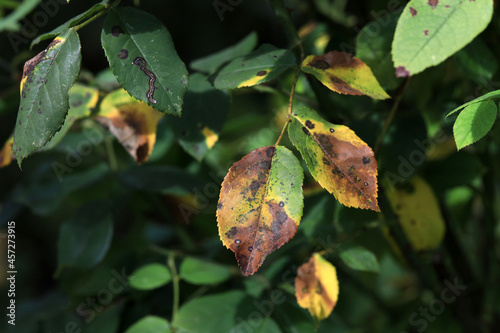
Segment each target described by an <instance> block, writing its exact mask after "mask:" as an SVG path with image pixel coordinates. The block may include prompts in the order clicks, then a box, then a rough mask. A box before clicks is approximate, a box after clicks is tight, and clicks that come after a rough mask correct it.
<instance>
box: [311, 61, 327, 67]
mask: <svg viewBox="0 0 500 333" xmlns="http://www.w3.org/2000/svg"><path fill="white" fill-rule="evenodd" d="M309 65H311V67H314V68H317V69H328V68H330V65H329V64H328V63H327V62H326V61H324V60H316V61H315V62H312V63H310V64H309Z"/></svg>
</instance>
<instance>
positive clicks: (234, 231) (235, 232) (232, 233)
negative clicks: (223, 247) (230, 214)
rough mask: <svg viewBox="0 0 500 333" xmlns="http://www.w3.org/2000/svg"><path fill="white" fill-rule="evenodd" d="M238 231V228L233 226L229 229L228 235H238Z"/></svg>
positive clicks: (231, 236)
mask: <svg viewBox="0 0 500 333" xmlns="http://www.w3.org/2000/svg"><path fill="white" fill-rule="evenodd" d="M237 233H238V229H237V228H236V227H232V228H231V229H229V231H228V232H226V237H228V238H233V237H234V236H236V234H237Z"/></svg>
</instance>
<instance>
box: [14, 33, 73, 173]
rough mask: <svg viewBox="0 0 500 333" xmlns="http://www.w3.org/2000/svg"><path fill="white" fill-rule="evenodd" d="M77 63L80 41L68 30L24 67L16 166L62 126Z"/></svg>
mask: <svg viewBox="0 0 500 333" xmlns="http://www.w3.org/2000/svg"><path fill="white" fill-rule="evenodd" d="M80 60H81V53H80V40H79V38H78V34H77V33H76V32H75V31H74V30H72V29H71V30H67V31H66V32H64V33H62V34H61V35H60V36H59V37H57V38H55V39H54V41H53V42H52V43H50V45H49V46H48V48H47V49H45V50H44V51H42V52H40V53H39V54H38V55H36V56H35V57H34V58H32V59H30V60H28V61H27V62H26V63H25V64H24V71H23V78H22V80H21V103H20V105H19V111H18V114H17V121H16V127H15V130H14V145H13V147H12V150H13V152H14V156H15V157H16V159H17V163H18V164H19V166H21V163H22V161H23V159H24V158H25V157H27V156H29V155H31V154H32V153H33V152H35V151H37V150H38V149H40V148H41V147H43V146H44V145H45V144H46V143H47V142H48V141H49V140H50V139H51V138H52V137H53V136H54V134H55V133H56V132H57V131H58V130H59V129H60V128H61V126H62V125H63V123H64V119H65V118H66V114H67V112H68V109H69V101H68V100H69V91H70V89H71V86H72V85H73V83H74V82H75V80H76V78H77V76H78V73H79V72H80Z"/></svg>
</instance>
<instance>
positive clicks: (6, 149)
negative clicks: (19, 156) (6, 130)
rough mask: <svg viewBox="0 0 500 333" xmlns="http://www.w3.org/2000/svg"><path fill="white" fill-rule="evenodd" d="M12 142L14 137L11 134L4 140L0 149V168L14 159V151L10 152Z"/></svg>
mask: <svg viewBox="0 0 500 333" xmlns="http://www.w3.org/2000/svg"><path fill="white" fill-rule="evenodd" d="M13 142H14V137H13V136H12V135H11V136H10V137H9V138H8V139H7V141H5V143H4V145H3V147H2V149H1V150H0V168H3V167H5V166H7V165H9V164H10V162H12V161H14V160H15V159H16V158H15V157H14V153H13V152H12V144H13Z"/></svg>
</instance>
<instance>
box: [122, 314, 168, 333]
mask: <svg viewBox="0 0 500 333" xmlns="http://www.w3.org/2000/svg"><path fill="white" fill-rule="evenodd" d="M170 332H172V330H171V329H170V324H169V323H168V321H167V320H166V319H163V318H161V317H157V316H151V315H149V316H146V317H144V318H142V319H140V320H138V321H136V322H135V323H134V324H133V325H132V326H130V327H129V328H128V329H127V330H126V331H125V333H170Z"/></svg>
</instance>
